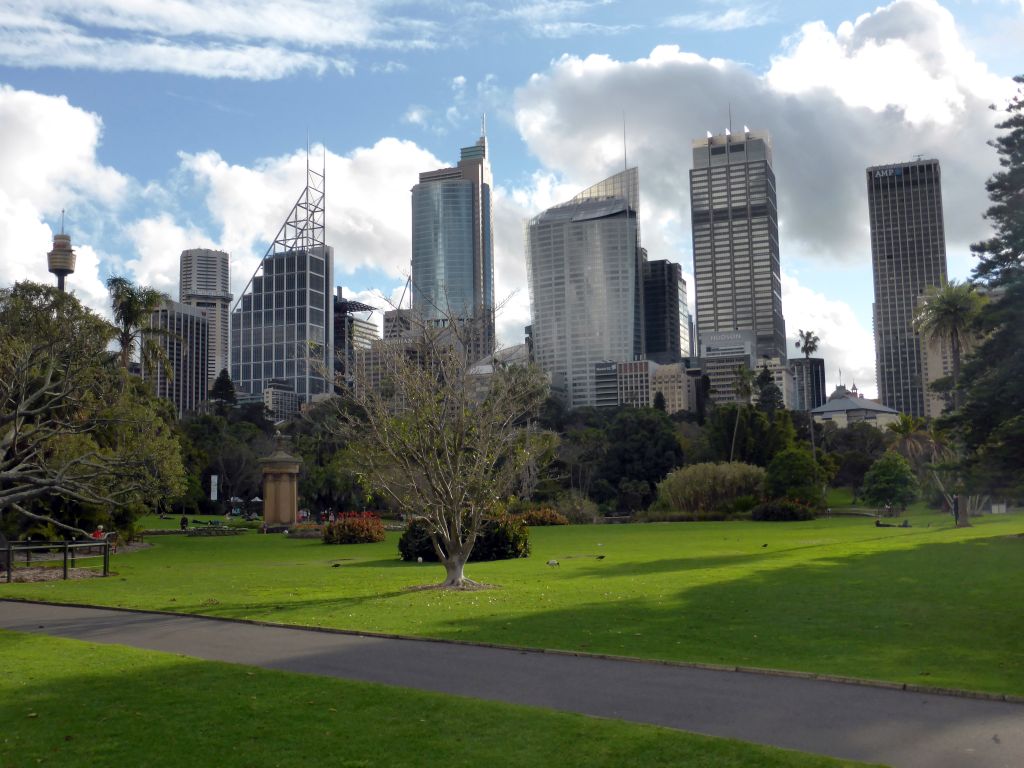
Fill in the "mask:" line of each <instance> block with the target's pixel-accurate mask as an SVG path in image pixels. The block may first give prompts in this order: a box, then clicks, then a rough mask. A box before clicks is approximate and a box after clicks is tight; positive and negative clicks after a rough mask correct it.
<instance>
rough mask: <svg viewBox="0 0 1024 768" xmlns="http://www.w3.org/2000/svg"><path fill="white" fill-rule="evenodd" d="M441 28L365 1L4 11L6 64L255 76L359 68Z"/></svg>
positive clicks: (127, 3) (2, 55) (37, 3)
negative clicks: (364, 57) (353, 53)
mask: <svg viewBox="0 0 1024 768" xmlns="http://www.w3.org/2000/svg"><path fill="white" fill-rule="evenodd" d="M437 31H438V25H437V23H436V22H433V21H430V20H428V19H415V18H406V17H403V16H401V15H398V14H393V13H391V12H390V11H389V10H388V9H385V8H383V7H381V6H378V5H376V4H373V3H361V2H336V3H321V2H315V1H314V0H297V1H296V2H289V3H282V2H275V1H271V2H257V1H256V0H217V1H216V2H215V1H214V0H169V1H168V0H72V1H71V2H67V0H10V1H9V2H8V4H7V6H6V8H5V9H3V10H0V63H3V64H6V65H10V66H17V67H26V68H31V67H44V66H45V67H53V66H56V67H66V68H90V69H99V70H104V71H155V72H174V73H178V74H185V75H194V76H199V77H211V78H220V77H229V78H247V79H254V80H263V79H273V78H280V77H284V76H287V75H289V74H293V73H295V72H299V71H313V72H317V73H322V72H324V71H326V70H327V69H329V68H333V69H335V70H337V71H338V72H341V73H342V74H351V73H352V71H353V65H352V63H351V61H350V60H349V59H348V57H347V55H345V54H344V53H342V51H350V50H354V49H365V48H388V49H400V50H401V49H410V48H431V47H433V46H434V45H435V43H434V42H433V39H434V37H435V36H436V34H437Z"/></svg>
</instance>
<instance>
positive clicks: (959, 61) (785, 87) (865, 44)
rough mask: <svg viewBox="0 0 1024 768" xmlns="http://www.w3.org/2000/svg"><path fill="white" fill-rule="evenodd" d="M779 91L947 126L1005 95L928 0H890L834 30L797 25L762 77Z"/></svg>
mask: <svg viewBox="0 0 1024 768" xmlns="http://www.w3.org/2000/svg"><path fill="white" fill-rule="evenodd" d="M765 79H766V80H767V82H768V84H769V85H770V86H771V88H772V89H773V90H775V91H777V92H779V93H788V94H807V93H810V92H812V91H815V90H824V91H827V92H828V93H830V94H834V95H836V96H838V97H839V98H840V99H841V100H842V101H843V102H844V103H845V104H847V105H849V106H853V107H867V108H868V109H870V110H872V111H873V112H882V111H884V110H886V109H889V108H896V109H899V110H900V111H901V112H902V113H903V116H904V118H905V119H906V120H907V121H908V122H910V123H913V124H917V125H919V124H921V123H925V122H934V123H939V124H942V125H950V124H951V123H952V122H953V121H954V120H956V119H958V118H959V117H960V116H961V115H962V113H963V112H964V111H965V110H966V109H968V108H970V107H971V106H972V99H971V98H969V97H970V96H971V95H973V96H975V97H976V98H978V99H980V100H987V101H986V103H989V102H991V101H994V100H1003V99H1005V98H1006V97H1007V96H1009V95H1010V92H1009V91H1008V89H1007V85H1006V80H1005V78H1000V77H997V76H996V75H994V74H992V73H990V72H989V71H988V70H987V68H986V67H985V65H984V64H982V63H981V62H979V61H978V59H977V57H976V56H975V55H974V52H973V51H971V50H970V49H969V48H968V47H967V46H966V45H965V44H964V42H963V40H962V39H961V36H960V32H959V30H958V29H957V27H956V23H955V21H954V19H953V14H951V13H950V12H949V11H948V10H946V9H945V8H943V7H942V6H940V5H939V4H938V3H937V2H935V0H898V1H897V2H894V3H892V4H890V5H888V6H885V7H884V8H880V9H878V10H877V11H875V12H874V13H871V14H864V15H862V16H860V17H859V18H858V19H857V20H856V21H855V22H852V23H851V22H849V21H845V22H843V23H842V24H840V25H839V27H838V29H837V30H836V32H835V33H833V32H832V31H831V30H829V29H828V28H827V27H826V26H825V24H824V23H822V22H820V21H817V22H812V23H810V24H805V25H804V26H803V27H802V28H801V30H800V32H799V33H798V34H797V35H796V36H795V37H794V38H792V39H791V40H790V41H789V45H788V47H787V50H786V52H785V53H784V54H783V55H781V56H778V57H775V58H773V60H772V66H771V69H770V70H769V71H768V73H767V75H766V78H765Z"/></svg>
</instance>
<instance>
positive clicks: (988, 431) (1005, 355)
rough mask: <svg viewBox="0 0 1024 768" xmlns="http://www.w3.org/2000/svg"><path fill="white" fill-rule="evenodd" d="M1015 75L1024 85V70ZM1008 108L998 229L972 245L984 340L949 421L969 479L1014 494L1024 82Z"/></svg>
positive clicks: (1021, 481) (1023, 255)
mask: <svg viewBox="0 0 1024 768" xmlns="http://www.w3.org/2000/svg"><path fill="white" fill-rule="evenodd" d="M1015 80H1016V82H1018V83H1020V84H1022V85H1024V76H1019V77H1017V78H1015ZM1007 112H1008V114H1009V117H1008V118H1007V119H1006V120H1004V121H1003V122H1002V123H1000V124H999V126H998V127H999V128H1000V129H1002V130H1005V131H1007V133H1005V134H1003V135H1002V136H1000V137H998V138H997V139H996V140H995V141H994V142H992V144H993V146H994V147H995V148H996V150H997V151H998V153H999V164H1000V165H1001V166H1002V170H1000V171H998V172H996V173H995V174H993V176H992V178H990V179H989V180H988V182H987V183H986V185H985V187H986V189H987V190H988V193H989V199H990V200H991V201H992V205H991V207H989V209H988V211H987V212H986V214H985V217H986V218H987V219H988V220H989V221H990V222H992V225H993V228H994V230H995V232H994V235H993V237H991V238H989V239H988V240H985V241H982V242H980V243H975V244H974V245H972V246H971V250H972V251H973V252H974V253H975V255H977V257H978V266H977V267H976V268H975V271H974V278H975V280H977V281H979V282H982V283H986V284H987V285H988V287H989V290H988V293H989V301H988V302H987V303H986V304H985V305H984V306H983V307H982V309H981V312H980V318H979V326H980V331H981V335H982V339H983V340H982V342H981V344H980V346H979V347H978V348H977V350H976V351H975V353H974V354H973V355H972V356H971V358H969V360H968V361H967V362H966V363H965V365H964V368H963V373H962V376H961V381H960V384H961V388H962V390H963V405H962V407H961V408H959V409H958V410H957V411H956V412H955V413H954V414H953V415H952V416H950V417H949V418H948V419H946V420H945V422H946V423H948V424H949V425H951V426H953V427H954V428H955V430H956V433H957V436H958V438H959V444H960V450H961V455H962V456H963V460H962V462H961V464H960V469H961V471H962V472H963V475H962V477H963V481H964V482H966V483H967V484H968V485H970V486H972V487H973V488H974V489H975V490H977V491H984V492H989V493H997V494H1005V495H1010V496H1014V495H1019V494H1022V493H1024V477H1022V476H1021V472H1020V468H1021V467H1022V466H1024V387H1022V386H1021V382H1022V381H1024V89H1022V91H1021V92H1019V93H1018V95H1017V97H1016V98H1014V99H1013V101H1011V103H1010V104H1009V106H1008V108H1007ZM951 490H956V489H951Z"/></svg>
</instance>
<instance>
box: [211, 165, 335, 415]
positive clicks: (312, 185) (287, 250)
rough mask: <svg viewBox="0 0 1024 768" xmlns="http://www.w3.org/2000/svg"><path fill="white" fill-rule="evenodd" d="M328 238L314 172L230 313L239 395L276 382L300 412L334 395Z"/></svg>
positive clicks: (321, 194)
mask: <svg viewBox="0 0 1024 768" xmlns="http://www.w3.org/2000/svg"><path fill="white" fill-rule="evenodd" d="M324 232H325V229H324V177H323V174H321V173H317V172H316V171H313V170H309V171H308V172H307V180H306V188H305V189H304V190H303V191H302V194H301V195H300V196H299V199H298V202H296V204H295V207H294V208H293V209H292V211H291V213H290V214H289V216H288V218H287V219H286V220H285V223H284V224H283V225H282V227H281V229H280V231H279V232H278V234H277V237H276V238H274V241H273V243H271V245H270V247H269V248H268V249H267V253H266V255H265V256H264V257H263V260H262V261H261V262H260V265H259V267H258V268H257V269H256V272H255V274H254V275H253V276H252V278H250V280H249V284H248V285H247V286H246V287H245V290H244V291H243V293H242V296H241V297H240V298H239V299H238V301H236V302H235V306H234V309H233V310H232V313H231V378H232V380H233V381H234V384H235V389H236V390H238V391H240V392H247V393H250V394H252V395H259V394H262V393H263V391H264V390H265V389H266V388H267V387H268V386H269V385H270V383H271V381H273V382H274V389H275V390H279V391H285V390H287V388H288V386H289V385H290V386H291V391H293V392H294V393H295V402H297V403H298V404H302V403H308V402H310V401H311V400H312V398H313V397H314V396H315V395H318V394H322V393H326V392H330V391H332V386H333V381H332V379H333V371H334V301H333V295H332V292H331V286H332V285H333V284H334V249H333V248H332V247H331V246H329V245H326V244H325V242H324ZM283 382H285V383H283ZM279 415H280V414H279ZM287 415H288V414H284V416H283V417H286V416H287Z"/></svg>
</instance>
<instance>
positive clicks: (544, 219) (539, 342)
mask: <svg viewBox="0 0 1024 768" xmlns="http://www.w3.org/2000/svg"><path fill="white" fill-rule="evenodd" d="M638 202H639V174H638V173H637V169H636V168H630V169H628V170H626V171H623V172H621V173H618V174H615V175H614V176H611V177H610V178H608V179H605V180H604V181H602V182H600V183H599V184H595V185H594V186H593V187H590V188H588V189H586V190H584V191H583V192H581V193H580V194H578V195H576V196H575V197H574V198H573V199H572V200H570V201H569V202H567V203H563V204H561V205H557V206H555V207H553V208H549V209H548V210H546V211H544V212H543V213H541V214H539V215H537V216H535V217H534V218H533V219H531V220H530V222H529V224H528V227H527V232H526V263H527V271H528V273H529V284H530V310H531V314H532V324H531V339H532V344H533V359H534V360H535V361H536V362H537V364H538V365H540V367H541V368H542V369H543V370H544V371H545V372H546V373H548V374H549V376H550V377H551V384H552V391H553V393H554V394H555V395H556V396H558V397H560V398H561V399H562V400H563V402H564V403H565V404H566V405H568V406H569V407H571V408H575V407H579V406H585V405H596V404H597V400H598V394H599V393H598V389H599V387H598V386H597V384H596V381H595V377H596V376H597V374H596V372H595V366H597V365H599V364H604V363H608V362H612V363H617V362H624V361H630V360H634V359H637V358H639V357H642V356H643V354H644V332H643V319H644V311H643V252H642V249H641V248H640V241H639V231H638V228H637V210H638V208H639V205H638ZM602 370H603V369H602ZM610 370H614V366H612V367H611V369H610ZM597 378H601V377H597ZM601 380H602V381H603V378H601ZM611 386H612V387H615V386H616V385H615V384H614V381H613V382H612V385H611ZM615 396H616V397H617V396H618V395H617V390H616V394H615Z"/></svg>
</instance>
